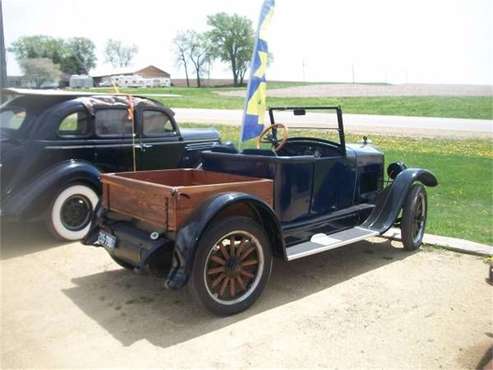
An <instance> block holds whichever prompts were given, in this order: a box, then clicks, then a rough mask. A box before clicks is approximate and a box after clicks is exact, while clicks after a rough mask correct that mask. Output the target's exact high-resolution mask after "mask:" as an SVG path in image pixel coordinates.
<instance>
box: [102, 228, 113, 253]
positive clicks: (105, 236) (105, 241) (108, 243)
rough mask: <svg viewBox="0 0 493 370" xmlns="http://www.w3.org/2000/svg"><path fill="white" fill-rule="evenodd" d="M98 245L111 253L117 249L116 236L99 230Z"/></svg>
mask: <svg viewBox="0 0 493 370" xmlns="http://www.w3.org/2000/svg"><path fill="white" fill-rule="evenodd" d="M98 243H99V244H101V245H102V246H103V247H105V248H106V249H107V250H109V251H113V250H114V249H115V247H116V236H114V235H111V234H110V233H108V232H106V231H103V230H99V235H98Z"/></svg>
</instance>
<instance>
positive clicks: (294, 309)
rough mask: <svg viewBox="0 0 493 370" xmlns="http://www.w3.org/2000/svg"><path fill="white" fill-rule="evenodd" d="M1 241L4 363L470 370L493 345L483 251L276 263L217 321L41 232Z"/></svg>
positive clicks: (381, 244)
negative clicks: (242, 302)
mask: <svg viewBox="0 0 493 370" xmlns="http://www.w3.org/2000/svg"><path fill="white" fill-rule="evenodd" d="M2 239H3V243H2V249H1V279H2V281H1V298H2V300H1V320H2V322H1V324H2V327H1V339H2V346H1V367H2V368H18V367H38V368H52V367H71V368H73V367H140V368H142V367H159V368H164V367H190V366H194V367H199V366H200V367H228V368H231V367H249V366H262V367H287V366H289V367H316V366H323V367H327V366H329V367H332V368H335V367H338V368H354V367H364V368H368V367H378V368H390V367H392V368H417V367H422V368H427V369H432V368H437V369H438V368H445V369H446V368H448V369H451V368H474V367H476V366H477V365H478V363H479V362H480V361H481V359H482V358H483V356H484V355H485V354H486V353H487V351H488V349H489V348H490V346H491V345H492V337H493V325H492V312H493V310H492V308H493V304H492V287H491V286H489V285H487V284H486V282H485V277H486V275H487V274H486V272H487V266H486V264H484V262H483V261H482V260H481V259H480V258H478V257H473V256H468V255H461V254H456V253H453V252H446V251H440V250H436V249H433V250H432V249H428V248H426V249H424V250H422V251H419V252H417V253H406V252H404V251H403V250H402V249H401V248H400V245H399V244H395V246H394V247H393V246H392V245H391V243H390V242H389V241H388V240H385V239H375V242H374V243H369V242H363V243H359V244H357V245H354V246H351V247H347V248H343V249H338V250H334V251H331V252H328V253H325V254H321V255H317V256H313V257H311V258H306V259H301V260H297V261H294V262H291V263H289V264H288V263H284V262H281V261H275V265H274V270H273V274H272V278H271V281H270V282H269V284H268V287H267V289H266V290H265V291H264V294H263V296H262V297H261V299H260V300H259V301H258V302H257V304H256V305H255V306H253V307H252V308H251V309H250V310H248V311H247V312H244V313H242V314H239V315H237V316H234V317H229V318H216V317H213V316H211V315H209V314H207V313H206V312H204V311H203V310H201V309H200V308H197V307H196V306H194V305H193V304H192V302H191V300H190V298H189V296H188V295H187V291H186V290H183V291H176V292H173V291H171V292H170V291H166V290H165V289H164V288H163V287H162V283H161V281H160V280H158V279H157V278H152V277H149V276H142V275H136V274H134V273H131V272H128V271H125V270H123V269H121V268H119V267H118V266H117V265H116V264H114V263H113V262H112V261H111V260H110V258H109V257H108V256H107V255H106V253H105V252H104V251H103V250H101V249H95V248H92V247H84V246H82V245H80V244H78V243H73V244H56V243H53V241H52V240H51V238H50V237H49V236H48V235H47V234H46V233H45V232H44V231H43V229H42V228H40V227H34V228H26V227H21V226H16V225H13V226H12V225H8V226H7V227H5V228H4V229H3V233H2Z"/></svg>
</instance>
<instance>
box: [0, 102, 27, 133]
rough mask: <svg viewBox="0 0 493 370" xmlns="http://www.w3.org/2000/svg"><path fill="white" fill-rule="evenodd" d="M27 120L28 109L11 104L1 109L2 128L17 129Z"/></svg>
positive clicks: (7, 129)
mask: <svg viewBox="0 0 493 370" xmlns="http://www.w3.org/2000/svg"><path fill="white" fill-rule="evenodd" d="M25 120H26V110H25V109H24V108H21V107H14V106H9V107H5V108H3V109H2V110H1V111H0V129H2V131H17V130H19V129H20V128H21V126H22V124H23V123H24V121H25Z"/></svg>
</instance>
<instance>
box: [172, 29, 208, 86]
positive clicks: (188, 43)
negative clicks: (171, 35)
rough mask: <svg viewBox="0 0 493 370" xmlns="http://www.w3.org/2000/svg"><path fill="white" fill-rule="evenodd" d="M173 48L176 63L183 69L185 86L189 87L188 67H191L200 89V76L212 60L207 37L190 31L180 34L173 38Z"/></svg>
mask: <svg viewBox="0 0 493 370" xmlns="http://www.w3.org/2000/svg"><path fill="white" fill-rule="evenodd" d="M175 47H176V49H175V52H176V56H177V59H178V62H179V64H182V65H183V66H184V67H185V74H186V77H187V86H190V83H189V79H188V65H192V66H193V68H194V69H195V76H196V79H197V87H201V86H202V82H201V76H202V75H203V74H204V72H205V70H206V66H207V65H208V64H209V63H210V62H211V60H212V52H211V49H212V48H211V46H210V42H209V38H208V36H207V35H206V34H201V33H198V32H195V31H191V30H188V31H185V32H181V33H179V34H178V35H177V37H176V38H175Z"/></svg>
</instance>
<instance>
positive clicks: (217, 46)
mask: <svg viewBox="0 0 493 370" xmlns="http://www.w3.org/2000/svg"><path fill="white" fill-rule="evenodd" d="M207 24H208V25H209V26H210V27H211V28H212V29H211V30H210V31H209V32H208V33H207V35H208V38H209V41H210V43H211V45H214V47H213V49H212V53H213V56H214V57H216V58H219V59H220V60H221V61H222V62H226V63H229V64H230V66H231V71H232V72H233V81H234V84H235V86H237V85H238V84H242V83H243V79H244V77H245V73H246V71H247V69H248V66H249V63H250V58H251V56H252V51H253V43H254V31H253V28H252V22H251V21H250V20H249V19H248V18H246V17H241V16H239V15H237V14H233V15H228V14H226V13H217V14H214V15H210V16H208V17H207Z"/></svg>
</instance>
